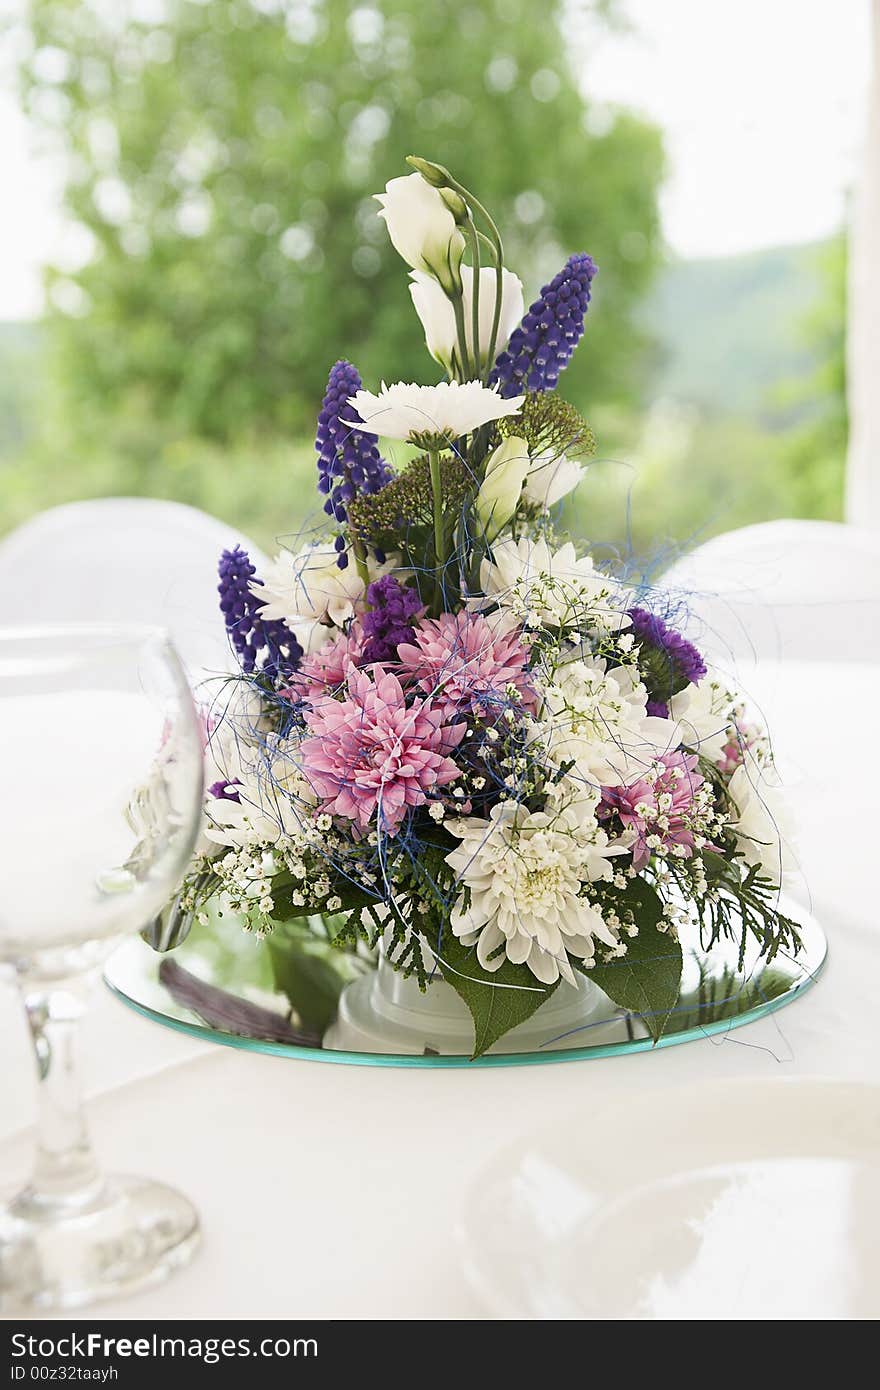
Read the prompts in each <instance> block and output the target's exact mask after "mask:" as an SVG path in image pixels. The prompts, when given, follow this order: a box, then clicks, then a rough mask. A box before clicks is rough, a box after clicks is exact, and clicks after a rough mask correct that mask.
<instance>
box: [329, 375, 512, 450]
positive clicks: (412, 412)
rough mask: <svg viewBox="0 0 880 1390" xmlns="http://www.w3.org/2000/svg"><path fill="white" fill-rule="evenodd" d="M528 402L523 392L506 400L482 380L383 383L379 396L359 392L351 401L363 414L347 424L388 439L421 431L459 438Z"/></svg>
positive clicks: (351, 404)
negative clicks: (415, 383) (433, 382)
mask: <svg viewBox="0 0 880 1390" xmlns="http://www.w3.org/2000/svg"><path fill="white" fill-rule="evenodd" d="M524 400H525V397H524V396H511V397H510V398H508V399H505V398H504V397H503V396H500V395H499V394H498V391H497V390H496V389H494V388H492V389H490V388H489V387H488V386H484V385H483V384H482V382H480V381H464V382H459V381H441V382H440V383H439V385H437V386H415V385H413V384H411V383H409V382H406V381H398V382H395V384H394V385H393V386H386V385H385V384H384V382H383V384H382V390H381V391H380V392H379V393H378V395H374V394H373V392H372V391H358V392H357V394H356V395H354V396H352V397H351V398H350V400H349V405H350V406H352V408H353V409H354V410H355V411H356V412H357V415H358V417H359V418H358V419H357V420H354V421H349V422H348V423H350V424H354V425H356V426H357V427H358V429H361V430H365V431H366V432H367V433H368V434H381V435H382V436H383V437H384V438H386V439H409V438H410V436H411V435H421V434H433V435H446V436H447V437H448V438H450V439H458V438H459V437H460V436H461V435H464V434H470V433H471V432H472V431H473V430H476V429H479V427H480V425H487V424H488V423H489V421H490V420H500V419H501V418H502V416H504V415H515V414H516V413H517V411H518V410H519V408H520V406H521V405H522V403H523V401H524Z"/></svg>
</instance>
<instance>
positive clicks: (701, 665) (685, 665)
mask: <svg viewBox="0 0 880 1390" xmlns="http://www.w3.org/2000/svg"><path fill="white" fill-rule="evenodd" d="M627 617H628V618H629V620H630V623H631V628H630V631H631V632H632V635H633V637H634V638H635V639H636V642H637V644H638V647H639V655H640V660H639V665H640V668H641V670H642V674H643V676H644V677H645V684H646V685H647V687H648V694H649V696H650V699H649V700H648V705H647V712H648V714H652V715H657V716H658V717H659V718H661V719H668V718H669V706H668V704H667V701H668V700H670V699H671V698H672V696H673V695H676V694H678V692H679V691H680V690H684V689H685V688H686V687H687V686H689V685H696V684H697V683H698V681H700V680H702V678H703V676H705V674H706V663H705V661H704V660H703V658H702V656H701V655H700V653H699V652H698V651H697V649H696V647H695V646H694V645H693V643H692V642H689V641H688V640H687V638H686V637H682V635H681V633H680V632H674V631H673V630H672V628H670V627H667V625H666V623H664V621H663V619H662V618H658V617H657V616H656V614H654V613H649V612H648V610H647V609H646V608H630V609H629V611H628V613H627Z"/></svg>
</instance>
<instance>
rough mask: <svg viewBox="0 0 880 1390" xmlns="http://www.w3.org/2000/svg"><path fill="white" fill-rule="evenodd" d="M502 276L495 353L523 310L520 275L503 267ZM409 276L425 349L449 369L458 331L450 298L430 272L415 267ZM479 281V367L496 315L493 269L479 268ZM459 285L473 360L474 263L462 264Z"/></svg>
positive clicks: (456, 345)
mask: <svg viewBox="0 0 880 1390" xmlns="http://www.w3.org/2000/svg"><path fill="white" fill-rule="evenodd" d="M501 276H502V279H501V315H500V317H499V320H498V337H497V339H496V342H495V353H496V355H497V354H498V353H499V352H503V351H504V349H505V348H506V347H507V341H508V339H509V337H510V335H511V333H512V332H513V330H514V329H515V328H516V326H517V324H518V323H519V321H520V319H521V318H522V316H523V313H524V301H523V287H522V281H521V280H520V278H519V276H518V275H514V274H513V273H512V271H509V270H502V272H501ZM410 279H411V281H412V283H411V285H410V287H409V292H410V294H411V295H412V302H413V304H414V305H415V310H416V313H417V314H418V316H419V318H420V319H421V321H422V327H423V328H424V330H425V342H426V343H427V345H428V351H429V352H430V354H431V356H432V357H433V358H434V360H435V361H437V362H439V363H440V364H441V365H442V366H444V367H446V368H447V369H448V368H449V366H450V364H451V362H452V354H453V352H455V353H457V352H458V333H457V330H456V326H455V311H454V309H453V307H452V301H451V299H450V298H449V296H448V295H447V294H446V292H445V290H444V289H443V287H442V285H439V284H438V283H437V281H436V280H435V279H434V277H433V276H432V275H427V274H426V273H425V272H424V271H423V270H414V271H413V272H412V275H411V276H410ZM479 283H480V319H479V325H478V329H479V334H480V366H481V367H483V366H485V364H486V360H487V354H488V352H489V342H490V339H491V337H492V320H493V318H494V315H495V291H496V288H497V281H496V275H495V271H494V269H493V268H492V267H491V266H483V267H481V269H480V282H479ZM461 284H462V296H463V298H462V307H463V311H464V329H465V342H466V343H467V350H468V353H469V354H470V358H471V361H472V362H473V354H474V329H473V323H474V319H473V300H474V271H473V266H469V265H463V266H462V267H461Z"/></svg>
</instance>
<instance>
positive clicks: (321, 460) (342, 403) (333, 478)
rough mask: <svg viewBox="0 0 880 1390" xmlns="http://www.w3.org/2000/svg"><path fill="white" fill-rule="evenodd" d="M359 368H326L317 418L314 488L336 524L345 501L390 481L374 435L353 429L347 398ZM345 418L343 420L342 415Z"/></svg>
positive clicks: (341, 541)
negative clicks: (315, 485)
mask: <svg viewBox="0 0 880 1390" xmlns="http://www.w3.org/2000/svg"><path fill="white" fill-rule="evenodd" d="M362 385H363V382H362V381H361V376H360V372H359V371H358V370H357V368H356V367H353V366H352V365H351V363H350V362H346V361H345V359H344V358H343V359H341V360H340V361H339V362H336V363H335V364H334V365H333V367H331V369H330V376H329V378H328V381H327V390H326V392H325V393H324V400H323V402H322V404H321V412H320V414H319V416H318V432H317V436H316V438H315V448H316V449H317V451H318V491H319V492H323V493H326V495H327V500H326V502H325V503H324V511H325V512H326V513H327V515H328V516H332V517H333V519H334V521H338V522H339V523H340V524H341V523H343V522H345V521H346V519H347V513H346V509H345V504H346V502H350V501H351V499H352V498H353V497H355V496H356V495H357V493H359V492H366V493H370V492H378V491H379V489H380V488H382V487H384V486H385V484H386V483H388V482H390V481H391V478H392V476H393V475H392V472H391V469H390V468H389V467H388V464H387V463H386V462H385V460H384V459H383V458H382V457H381V455H380V453H379V450H378V449H377V447H376V440H375V438H374V437H373V435H369V434H363V433H362V432H361V431H360V430H358V429H353V428H352V425H351V423H350V421H351V417H352V415H353V414H354V410H353V408H352V407H351V406H350V405H349V403H348V401H349V397H350V396H353V395H354V394H355V392H357V391H360V389H361V387H362ZM343 416H347V417H348V419H343V418H341V417H343ZM335 544H336V549H337V551H338V552H339V559H338V561H337V564H338V565H339V567H340V569H345V567H346V565H347V564H348V555H347V554H346V551H345V538H344V537H343V536H337V538H336V542H335Z"/></svg>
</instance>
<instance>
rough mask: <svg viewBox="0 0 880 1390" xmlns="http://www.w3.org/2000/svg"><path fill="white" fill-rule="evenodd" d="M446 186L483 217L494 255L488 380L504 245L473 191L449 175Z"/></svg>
mask: <svg viewBox="0 0 880 1390" xmlns="http://www.w3.org/2000/svg"><path fill="white" fill-rule="evenodd" d="M448 187H449V188H451V189H452V190H453V191H454V192H455V193H457V194H458V195H459V197H460V198H463V199H464V201H465V202H466V203H467V205H468V207H469V208H471V209H472V210H473V211H474V212H478V213H479V214H480V216H481V217H482V218H483V221H484V222H485V223H486V226H487V227H488V228H489V237H488V241H489V244H490V246H491V247H492V254H493V256H494V257H495V310H494V313H493V315H492V335H491V337H490V339H489V351H488V352H487V353H486V368H485V372H484V380H488V378H489V373H490V372H491V370H492V368H493V366H494V365H495V348H496V345H497V343H498V325H499V322H500V320H501V291H502V287H503V280H504V276H503V273H502V272H503V270H504V247H503V245H502V243H501V233H500V232H499V230H498V228H497V227H496V225H495V222H494V220H493V218H492V217H491V216H490V214H489V213H488V212H487V210H486V208H484V206H483V204H482V203H481V202H480V200H479V199H478V198H475V197H474V195H473V193H470V192H469V191H468V189H466V188H465V187H464V185H463V184H460V183H459V182H458V180H457V179H454V178H452V177H450V178H449V181H448ZM471 225H473V224H471ZM477 262H478V264H479V257H478V258H477ZM474 298H475V299H476V294H475V295H474ZM475 328H476V325H475ZM475 347H476V344H475ZM475 368H476V372H475V375H477V376H479V373H480V363H479V357H477V359H476V362H475Z"/></svg>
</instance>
